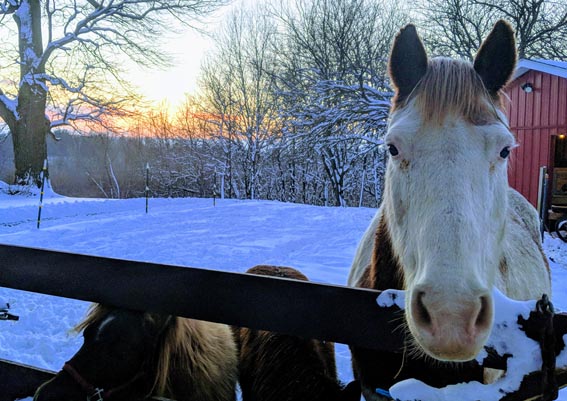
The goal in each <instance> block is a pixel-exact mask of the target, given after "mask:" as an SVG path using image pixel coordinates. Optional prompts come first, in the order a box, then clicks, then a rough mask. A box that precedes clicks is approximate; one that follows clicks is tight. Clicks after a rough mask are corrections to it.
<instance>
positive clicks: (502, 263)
mask: <svg viewBox="0 0 567 401" xmlns="http://www.w3.org/2000/svg"><path fill="white" fill-rule="evenodd" d="M498 269H499V270H500V274H501V275H502V276H503V277H506V276H507V275H508V263H507V262H506V258H505V257H504V256H502V259H500V265H499V266H498Z"/></svg>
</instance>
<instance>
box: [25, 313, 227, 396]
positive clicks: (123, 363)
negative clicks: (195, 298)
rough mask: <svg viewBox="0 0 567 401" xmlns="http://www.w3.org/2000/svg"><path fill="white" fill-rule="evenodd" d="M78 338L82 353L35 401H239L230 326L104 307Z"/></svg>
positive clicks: (80, 327)
mask: <svg viewBox="0 0 567 401" xmlns="http://www.w3.org/2000/svg"><path fill="white" fill-rule="evenodd" d="M77 330H78V331H80V330H82V331H83V337H84V344H83V346H82V347H81V349H80V350H79V351H78V352H77V353H76V354H75V355H74V356H73V357H72V358H71V360H69V361H68V362H67V363H65V365H64V367H63V370H61V372H59V373H58V374H57V376H56V377H55V378H53V379H52V380H50V381H48V382H46V383H44V384H43V385H42V386H41V387H40V388H39V389H38V390H37V392H36V394H35V397H34V401H50V400H52V401H79V400H80V401H82V400H84V399H85V398H87V399H89V400H93V401H97V400H106V399H109V400H111V401H126V400H128V401H132V400H143V399H146V398H148V397H150V396H156V397H167V398H172V399H175V400H177V401H234V400H235V399H236V391H235V388H236V380H237V376H238V374H237V355H236V346H235V343H234V339H233V336H232V333H231V331H230V329H229V328H228V326H224V325H220V324H215V323H209V322H203V321H198V320H192V319H184V318H179V317H173V316H164V315H159V314H155V313H143V312H136V311H129V310H123V309H117V308H111V307H106V306H102V305H100V304H97V305H94V306H93V307H92V309H91V310H90V312H89V314H88V316H87V317H86V319H85V320H84V321H83V322H82V323H80V324H79V325H78V326H77ZM88 397H90V398H88ZM97 397H98V398H97Z"/></svg>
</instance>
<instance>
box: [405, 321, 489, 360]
mask: <svg viewBox="0 0 567 401" xmlns="http://www.w3.org/2000/svg"><path fill="white" fill-rule="evenodd" d="M410 331H411V332H412V336H413V340H414V342H415V349H416V350H417V351H418V352H421V353H423V354H425V355H427V356H428V357H430V358H433V359H435V360H438V361H442V362H468V361H471V360H473V359H475V358H476V357H477V355H478V354H479V353H480V352H481V351H482V350H483V349H484V345H485V344H486V341H487V340H488V335H489V333H490V331H488V332H487V333H486V334H482V335H479V336H475V337H474V338H471V337H467V336H464V335H461V336H454V337H453V338H452V339H450V338H448V337H447V338H445V339H441V340H440V341H438V340H437V339H432V338H430V336H428V335H427V334H425V335H423V333H415V334H414V333H413V330H411V329H410Z"/></svg>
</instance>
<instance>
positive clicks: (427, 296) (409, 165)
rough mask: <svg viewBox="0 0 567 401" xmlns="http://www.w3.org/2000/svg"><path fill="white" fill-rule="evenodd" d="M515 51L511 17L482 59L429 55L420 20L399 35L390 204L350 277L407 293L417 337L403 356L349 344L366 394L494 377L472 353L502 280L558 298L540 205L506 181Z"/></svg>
mask: <svg viewBox="0 0 567 401" xmlns="http://www.w3.org/2000/svg"><path fill="white" fill-rule="evenodd" d="M516 58H517V55H516V45H515V39H514V31H513V29H512V28H511V26H510V25H509V24H508V23H507V22H506V21H503V20H500V21H498V22H497V23H496V24H495V25H494V27H493V29H492V31H491V32H490V33H489V35H488V36H487V37H486V39H485V40H484V41H483V43H482V45H481V46H480V48H479V50H478V52H477V55H476V57H475V59H474V62H473V63H470V62H467V61H463V60H454V59H450V58H447V57H436V58H432V59H429V58H428V56H427V54H426V51H425V48H424V46H423V44H422V41H421V39H420V37H419V35H418V34H417V31H416V28H415V26H414V25H411V24H410V25H407V26H405V27H404V28H402V29H401V30H400V32H399V33H398V34H397V35H396V37H395V38H394V41H393V44H392V48H391V52H390V57H389V60H388V72H389V75H390V78H391V82H392V84H393V87H394V90H395V96H394V98H393V100H392V107H391V112H390V118H389V122H388V128H387V132H386V135H385V139H384V144H385V147H387V151H388V152H389V159H388V163H387V168H386V174H385V183H384V193H383V201H382V203H381V205H380V207H379V209H378V211H377V213H376V215H375V217H374V218H373V219H372V221H371V223H370V226H369V227H368V229H367V230H366V232H365V233H364V235H363V237H362V240H361V242H360V243H359V246H358V248H357V251H356V254H355V257H354V260H353V263H352V266H351V270H350V273H349V277H348V285H349V286H355V287H363V288H371V289H376V290H385V289H389V288H391V289H401V290H405V294H406V300H405V305H406V306H405V311H404V315H403V319H401V321H402V323H401V325H402V326H403V327H402V330H401V331H400V333H398V334H396V333H394V335H404V336H406V340H407V341H406V346H405V348H404V353H403V355H401V356H400V355H394V354H389V353H380V352H375V351H372V350H367V349H362V348H357V347H351V352H352V362H353V370H354V373H355V377H357V378H358V379H359V380H360V381H361V386H362V392H363V395H364V397H365V398H366V399H367V400H378V399H382V397H381V396H380V395H378V394H377V390H376V389H384V387H386V388H387V387H389V386H390V385H392V384H393V383H394V382H396V381H398V380H402V379H404V378H407V377H416V376H417V377H418V378H420V379H421V380H423V381H425V382H427V383H429V384H431V385H435V386H444V385H446V384H451V383H457V382H461V381H469V380H479V381H483V380H485V379H483V377H482V375H481V376H480V377H479V376H478V374H477V373H474V374H473V373H472V372H476V370H475V369H473V365H474V361H473V362H467V361H472V360H473V359H474V358H475V356H476V355H477V354H478V353H479V352H480V351H481V350H482V349H483V346H484V344H485V342H486V340H487V338H488V336H489V334H490V331H491V328H492V324H493V313H494V312H493V309H494V307H493V296H492V294H493V288H497V289H498V290H499V291H501V292H502V293H504V294H505V295H507V296H508V297H510V298H513V299H516V300H528V299H535V298H540V297H541V296H542V294H544V293H545V294H548V295H549V296H550V295H551V279H550V270H549V265H548V262H547V258H546V257H545V254H544V253H543V249H542V244H541V238H540V233H539V219H538V215H537V212H536V211H535V209H534V208H533V207H532V206H531V205H530V204H529V203H528V202H527V200H526V199H525V198H524V197H522V196H521V195H520V194H519V193H518V192H516V191H515V190H513V189H511V188H510V187H509V186H508V178H507V169H508V167H507V163H508V159H509V156H510V154H511V151H512V149H513V148H514V147H516V146H517V145H516V141H515V138H514V135H513V134H512V133H511V132H510V129H509V126H508V122H507V119H506V116H505V114H504V100H505V96H504V95H503V93H502V88H503V87H504V86H505V85H506V84H507V82H508V81H509V79H510V78H511V76H512V73H513V71H514V68H515V64H516ZM467 372H468V373H470V375H469V374H468V373H467ZM378 392H380V391H378Z"/></svg>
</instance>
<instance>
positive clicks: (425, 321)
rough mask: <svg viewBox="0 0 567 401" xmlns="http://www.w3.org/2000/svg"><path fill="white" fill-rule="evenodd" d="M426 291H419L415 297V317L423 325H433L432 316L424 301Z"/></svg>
mask: <svg viewBox="0 0 567 401" xmlns="http://www.w3.org/2000/svg"><path fill="white" fill-rule="evenodd" d="M424 296H425V292H424V291H419V292H418V293H417V295H416V297H415V317H416V320H418V321H419V323H420V324H421V325H423V326H429V325H431V316H430V315H429V312H428V311H427V308H426V307H425V304H424V303H423V297H424Z"/></svg>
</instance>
